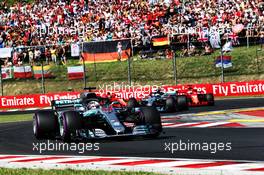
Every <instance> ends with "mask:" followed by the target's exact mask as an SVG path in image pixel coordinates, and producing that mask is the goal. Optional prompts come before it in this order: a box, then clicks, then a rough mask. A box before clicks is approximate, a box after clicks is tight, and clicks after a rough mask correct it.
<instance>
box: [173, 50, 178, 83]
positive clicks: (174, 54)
mask: <svg viewBox="0 0 264 175" xmlns="http://www.w3.org/2000/svg"><path fill="white" fill-rule="evenodd" d="M173 77H174V82H175V85H177V59H176V52H175V51H174V52H173Z"/></svg>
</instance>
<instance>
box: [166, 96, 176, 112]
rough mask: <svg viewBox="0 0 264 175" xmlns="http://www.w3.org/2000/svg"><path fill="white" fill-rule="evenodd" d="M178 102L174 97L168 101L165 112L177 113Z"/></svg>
mask: <svg viewBox="0 0 264 175" xmlns="http://www.w3.org/2000/svg"><path fill="white" fill-rule="evenodd" d="M176 107H177V106H176V101H175V99H174V98H173V97H169V98H167V99H166V104H165V111H166V112H175V111H176Z"/></svg>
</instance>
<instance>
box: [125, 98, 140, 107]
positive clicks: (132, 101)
mask: <svg viewBox="0 0 264 175" xmlns="http://www.w3.org/2000/svg"><path fill="white" fill-rule="evenodd" d="M127 107H128V108H135V107H139V103H138V101H137V100H136V99H135V98H130V99H129V100H128V102H127Z"/></svg>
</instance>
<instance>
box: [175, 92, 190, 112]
mask: <svg viewBox="0 0 264 175" xmlns="http://www.w3.org/2000/svg"><path fill="white" fill-rule="evenodd" d="M177 107H178V110H188V109H189V105H188V99H187V97H186V96H185V95H179V96H177Z"/></svg>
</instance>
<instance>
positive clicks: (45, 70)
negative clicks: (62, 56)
mask: <svg viewBox="0 0 264 175" xmlns="http://www.w3.org/2000/svg"><path fill="white" fill-rule="evenodd" d="M50 68H51V66H50V65H47V66H43V75H44V77H45V78H52V77H53V75H52V73H51V70H50ZM33 72H34V78H36V79H40V78H41V77H42V67H41V66H33Z"/></svg>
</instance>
